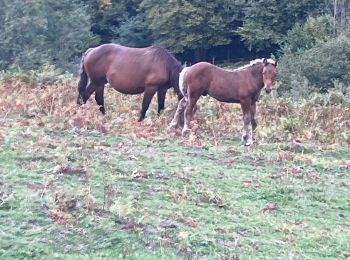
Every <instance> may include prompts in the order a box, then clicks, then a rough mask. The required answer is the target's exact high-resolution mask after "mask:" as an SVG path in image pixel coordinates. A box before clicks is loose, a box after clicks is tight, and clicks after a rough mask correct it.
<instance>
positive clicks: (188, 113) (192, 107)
mask: <svg viewBox="0 0 350 260" xmlns="http://www.w3.org/2000/svg"><path fill="white" fill-rule="evenodd" d="M198 98H199V96H194V97H191V96H190V97H189V98H188V100H187V104H186V108H185V124H184V128H183V129H182V136H186V135H187V134H188V133H189V132H191V127H190V124H191V121H192V119H193V116H194V113H195V112H196V103H197V100H198Z"/></svg>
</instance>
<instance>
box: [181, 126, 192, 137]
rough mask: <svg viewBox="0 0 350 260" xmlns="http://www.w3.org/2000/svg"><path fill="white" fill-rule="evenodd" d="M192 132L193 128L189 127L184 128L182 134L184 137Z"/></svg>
mask: <svg viewBox="0 0 350 260" xmlns="http://www.w3.org/2000/svg"><path fill="white" fill-rule="evenodd" d="M190 133H191V129H189V128H184V129H182V136H183V137H188V136H190Z"/></svg>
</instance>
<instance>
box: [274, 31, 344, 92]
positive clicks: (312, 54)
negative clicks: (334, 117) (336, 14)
mask: <svg viewBox="0 0 350 260" xmlns="http://www.w3.org/2000/svg"><path fill="white" fill-rule="evenodd" d="M278 75H279V76H278V77H279V80H280V82H281V86H280V88H279V92H280V93H286V92H290V93H294V94H295V93H299V95H300V93H304V94H309V93H310V92H312V91H313V90H314V89H316V90H318V91H321V92H324V91H326V90H327V89H329V88H332V87H334V84H335V82H337V83H338V84H339V83H341V84H344V85H346V86H349V85H350V38H349V37H348V36H346V35H345V34H343V35H340V36H338V37H336V38H334V39H331V40H329V41H327V42H318V43H316V44H315V45H314V46H313V47H312V48H310V49H308V50H305V51H302V52H297V53H286V54H285V55H284V56H282V58H281V59H280V62H279V65H278Z"/></svg>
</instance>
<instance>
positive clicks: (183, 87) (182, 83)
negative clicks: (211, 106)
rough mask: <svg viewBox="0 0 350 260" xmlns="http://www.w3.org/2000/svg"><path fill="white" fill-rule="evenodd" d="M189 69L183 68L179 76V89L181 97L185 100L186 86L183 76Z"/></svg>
mask: <svg viewBox="0 0 350 260" xmlns="http://www.w3.org/2000/svg"><path fill="white" fill-rule="evenodd" d="M189 68H190V67H185V68H184V69H183V70H182V71H181V72H180V76H179V88H180V91H181V93H182V95H183V96H184V97H185V98H186V99H187V86H186V84H185V79H184V78H185V74H186V72H187V71H188V69H189Z"/></svg>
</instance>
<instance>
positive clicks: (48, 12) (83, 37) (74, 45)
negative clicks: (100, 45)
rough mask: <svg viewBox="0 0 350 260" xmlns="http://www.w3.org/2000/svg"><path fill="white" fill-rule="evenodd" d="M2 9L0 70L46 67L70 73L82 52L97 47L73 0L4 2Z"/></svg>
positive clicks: (84, 12) (82, 12) (80, 8)
mask: <svg viewBox="0 0 350 260" xmlns="http://www.w3.org/2000/svg"><path fill="white" fill-rule="evenodd" d="M2 7H4V8H1V9H0V22H1V25H0V61H1V62H0V69H8V68H10V67H11V66H15V67H17V66H19V67H21V68H22V69H36V68H39V67H40V66H42V65H43V64H45V63H50V64H55V65H56V66H57V67H60V68H63V69H65V70H72V64H75V63H77V58H78V56H79V58H80V56H81V52H82V50H84V49H85V48H87V47H88V46H90V45H92V44H94V43H97V39H96V37H95V36H93V35H92V33H91V32H90V28H91V22H90V17H89V15H88V13H87V10H86V8H85V7H84V6H83V5H82V4H81V3H80V2H79V1H77V0H74V1H71V0H61V1H56V0H33V1H21V0H11V1H10V0H4V1H3V3H2ZM62 14H64V15H62Z"/></svg>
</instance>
